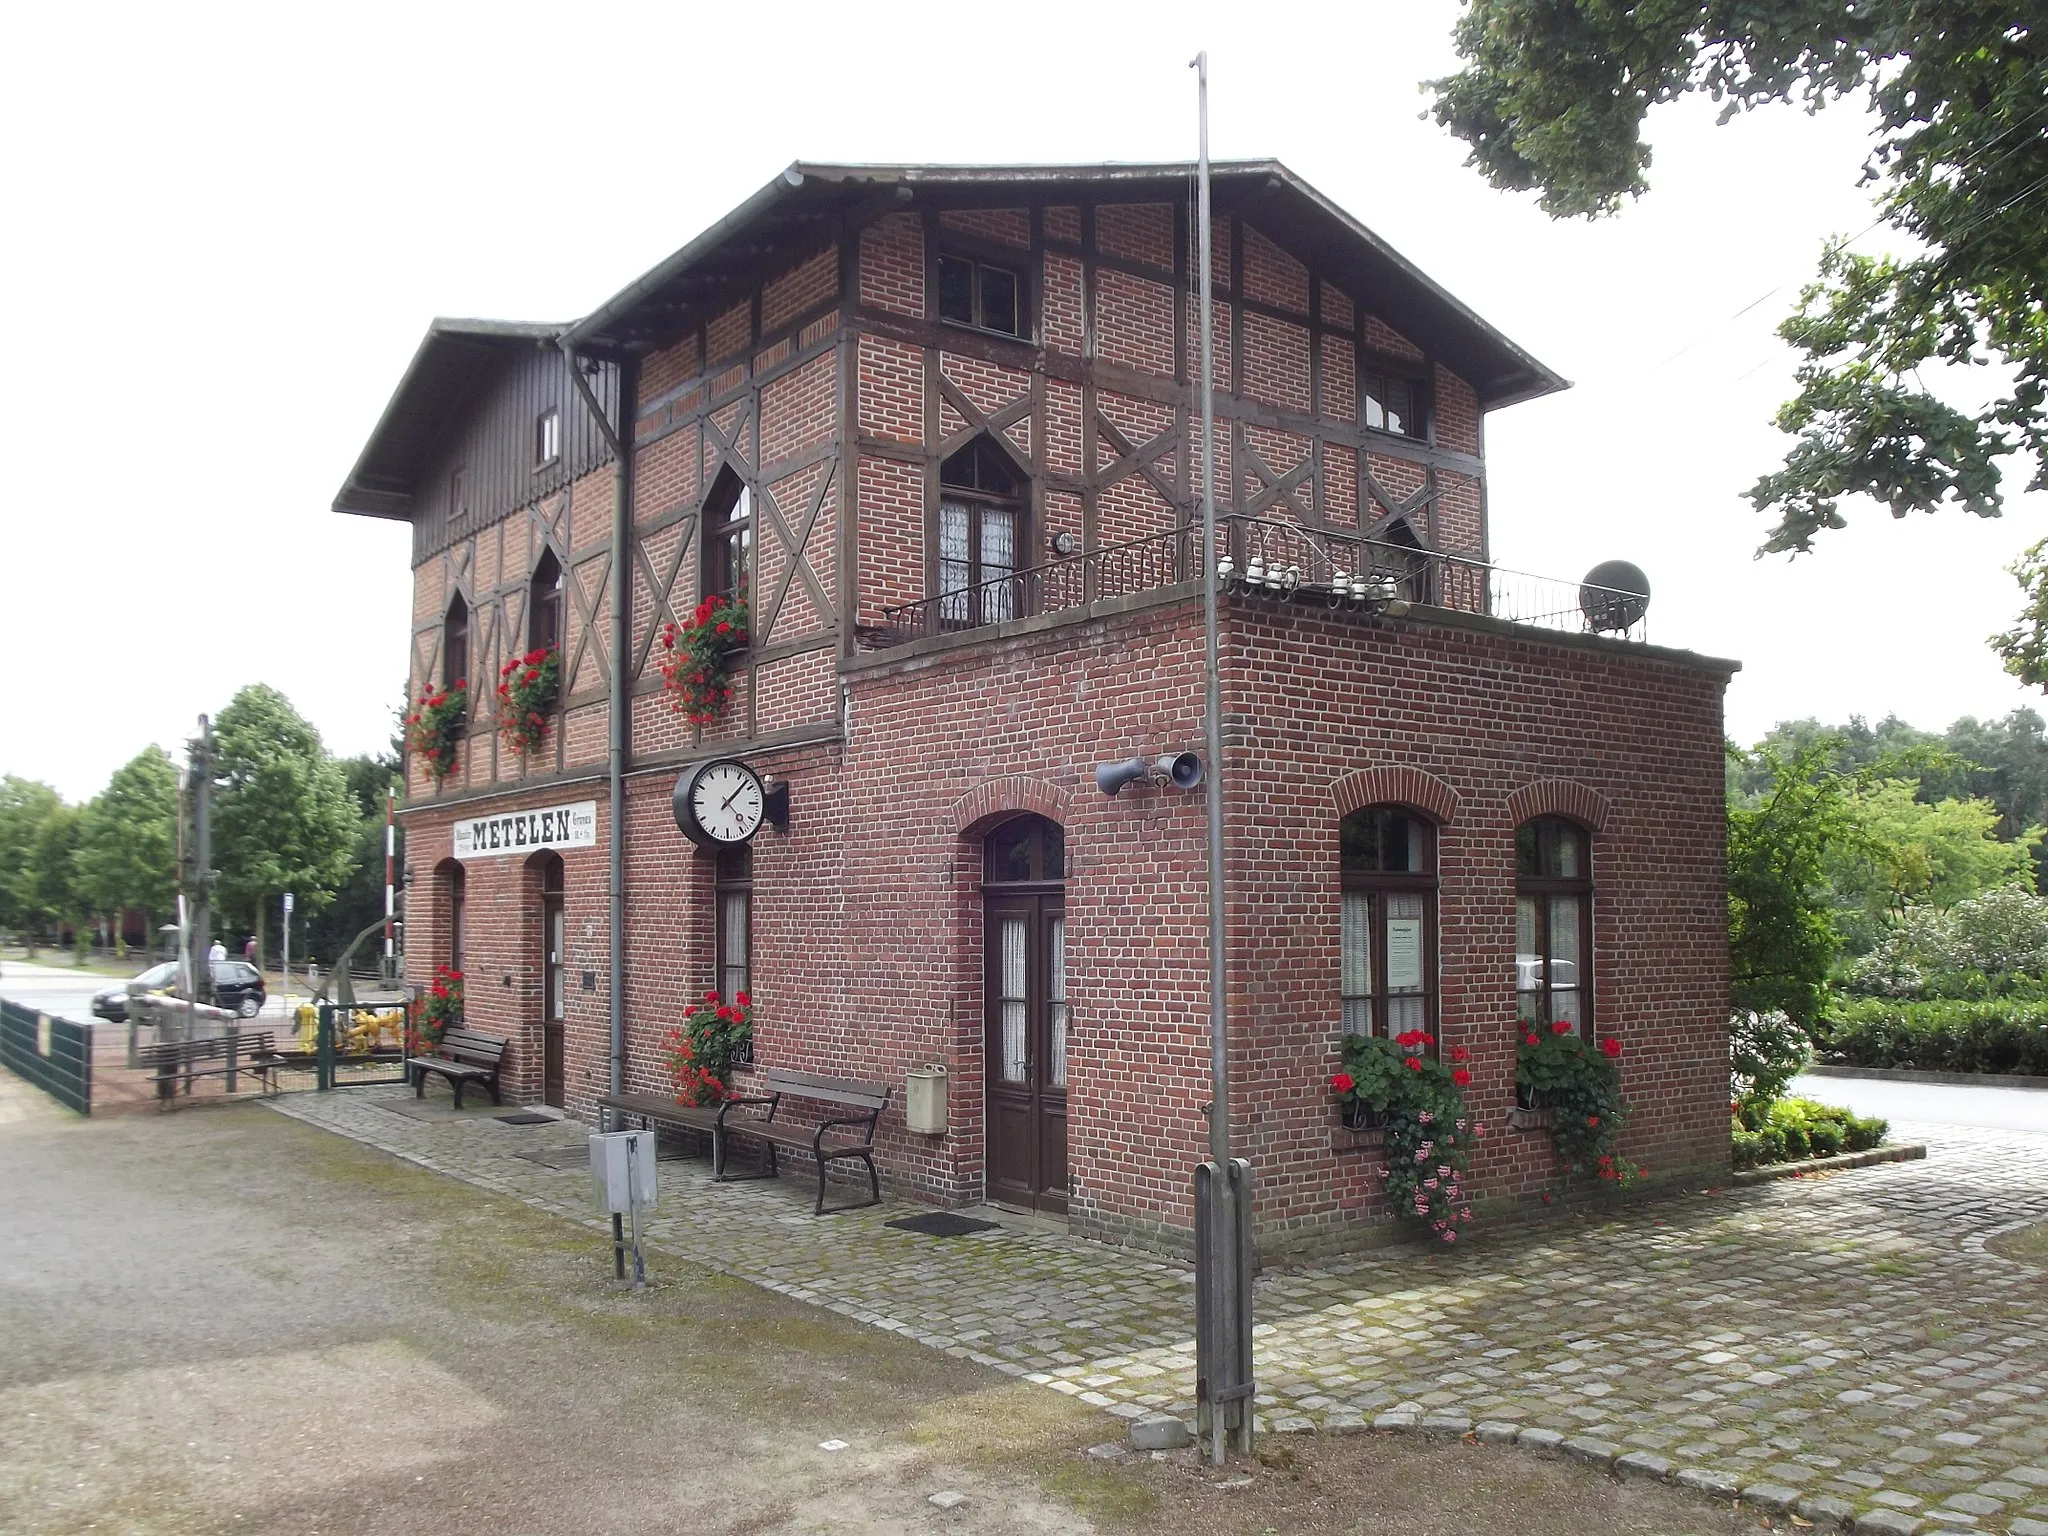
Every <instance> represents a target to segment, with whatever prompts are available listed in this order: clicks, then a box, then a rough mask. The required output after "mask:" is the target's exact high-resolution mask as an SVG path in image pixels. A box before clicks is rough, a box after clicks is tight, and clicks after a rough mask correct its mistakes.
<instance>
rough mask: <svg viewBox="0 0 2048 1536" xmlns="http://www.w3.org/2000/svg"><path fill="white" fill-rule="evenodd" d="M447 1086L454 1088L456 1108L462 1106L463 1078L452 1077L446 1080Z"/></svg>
mask: <svg viewBox="0 0 2048 1536" xmlns="http://www.w3.org/2000/svg"><path fill="white" fill-rule="evenodd" d="M448 1086H449V1087H451V1088H453V1089H454V1090H455V1107H456V1108H457V1109H460V1108H462V1089H463V1086H464V1079H462V1078H459V1077H452V1078H450V1079H449V1080H448Z"/></svg>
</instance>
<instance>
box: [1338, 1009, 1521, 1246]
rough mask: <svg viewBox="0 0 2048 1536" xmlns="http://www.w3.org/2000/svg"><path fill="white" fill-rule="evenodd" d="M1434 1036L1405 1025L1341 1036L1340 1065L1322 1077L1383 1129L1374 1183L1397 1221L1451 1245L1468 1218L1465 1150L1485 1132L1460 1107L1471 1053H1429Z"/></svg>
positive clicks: (1343, 1100)
mask: <svg viewBox="0 0 2048 1536" xmlns="http://www.w3.org/2000/svg"><path fill="white" fill-rule="evenodd" d="M1435 1044H1436V1037H1435V1036H1434V1035H1431V1034H1428V1033H1426V1032H1425V1031H1423V1030H1419V1029H1411V1030H1408V1031H1406V1032H1405V1033H1403V1034H1399V1035H1396V1036H1394V1037H1393V1038H1392V1039H1391V1040H1390V1039H1388V1038H1386V1037H1385V1036H1384V1035H1347V1036H1345V1037H1344V1068H1343V1070H1342V1071H1340V1072H1338V1073H1337V1074H1336V1075H1335V1076H1333V1077H1332V1078H1331V1079H1330V1088H1331V1091H1332V1092H1334V1093H1335V1094H1336V1095H1337V1098H1338V1101H1339V1102H1340V1103H1342V1104H1345V1105H1347V1106H1349V1105H1352V1104H1356V1105H1361V1106H1363V1107H1364V1108H1365V1109H1366V1110H1368V1111H1369V1112H1370V1113H1371V1114H1372V1115H1374V1116H1376V1117H1377V1118H1378V1120H1379V1121H1380V1123H1381V1124H1382V1125H1384V1126H1385V1128H1386V1139H1385V1141H1384V1143H1383V1144H1382V1149H1383V1153H1384V1155H1385V1157H1386V1160H1387V1161H1386V1166H1385V1167H1383V1168H1381V1169H1380V1171H1379V1172H1380V1180H1381V1187H1382V1188H1383V1189H1384V1190H1385V1191H1386V1195H1387V1199H1388V1200H1389V1201H1391V1202H1392V1203H1393V1207H1394V1210H1395V1211H1396V1212H1397V1213H1398V1214H1399V1215H1400V1216H1401V1217H1402V1218H1403V1219H1405V1220H1407V1221H1410V1222H1413V1223H1414V1224H1415V1225H1417V1226H1419V1227H1426V1228H1427V1229H1428V1231H1429V1234H1430V1236H1431V1238H1433V1239H1434V1240H1436V1241H1438V1242H1444V1243H1455V1242H1456V1241H1457V1240H1458V1227H1459V1226H1460V1225H1461V1224H1463V1223H1465V1222H1469V1221H1470V1220H1471V1219H1472V1203H1471V1196H1470V1194H1468V1193H1467V1191H1466V1188H1465V1174H1466V1170H1467V1169H1468V1168H1469V1167H1470V1166H1471V1161H1472V1148H1473V1147H1474V1146H1475V1145H1477V1144H1478V1142H1479V1141H1480V1140H1481V1139H1482V1138H1483V1137H1484V1136H1485V1134H1486V1130H1485V1127H1484V1126H1482V1125H1481V1124H1480V1123H1479V1121H1478V1120H1477V1119H1475V1118H1474V1117H1473V1115H1472V1114H1471V1112H1470V1111H1469V1110H1467V1109H1466V1108H1465V1092H1464V1090H1465V1088H1466V1087H1467V1086H1468V1085H1469V1084H1470V1083H1471V1081H1472V1072H1471V1069H1470V1068H1469V1067H1468V1066H1466V1065H1465V1063H1466V1062H1467V1061H1469V1060H1470V1059H1471V1053H1470V1052H1469V1051H1467V1050H1466V1049H1465V1048H1464V1047H1463V1046H1458V1045H1454V1046H1452V1047H1450V1049H1449V1050H1448V1051H1446V1052H1445V1053H1444V1054H1443V1055H1442V1056H1433V1055H1431V1054H1430V1048H1431V1047H1432V1046H1434V1045H1435Z"/></svg>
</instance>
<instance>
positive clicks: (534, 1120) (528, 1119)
mask: <svg viewBox="0 0 2048 1536" xmlns="http://www.w3.org/2000/svg"><path fill="white" fill-rule="evenodd" d="M498 1123H499V1124H500V1125H553V1124H555V1117H554V1116H553V1115H536V1114H535V1113H533V1111H531V1110H526V1109H522V1110H521V1111H520V1112H519V1113H518V1114H516V1115H500V1116H498Z"/></svg>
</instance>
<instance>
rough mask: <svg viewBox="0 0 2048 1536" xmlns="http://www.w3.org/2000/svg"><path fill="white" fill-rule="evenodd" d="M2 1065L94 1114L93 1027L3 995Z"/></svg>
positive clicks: (0, 1026)
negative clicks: (76, 1022) (22, 1003)
mask: <svg viewBox="0 0 2048 1536" xmlns="http://www.w3.org/2000/svg"><path fill="white" fill-rule="evenodd" d="M0 1067H5V1068H7V1070H8V1071H10V1072H12V1073H14V1074H15V1075H16V1076H17V1077H22V1078H26V1079H27V1080H28V1081H29V1082H31V1083H34V1084H35V1085H36V1086H37V1087H38V1088H40V1089H42V1090H43V1092H45V1093H47V1094H49V1095H50V1097H51V1098H53V1099H55V1100H56V1101H57V1102H58V1103H59V1104H62V1105H64V1106H66V1107H67V1108H70V1109H75V1110H77V1111H78V1112H79V1113H80V1114H81V1115H89V1114H91V1113H92V1026H91V1025H90V1024H74V1023H72V1022H71V1021H70V1020H69V1019H58V1018H52V1017H51V1016H50V1015H49V1014H47V1013H38V1012H37V1011H36V1010H35V1009H33V1008H24V1007H22V1006H21V1005H20V1004H19V1003H10V1002H8V1001H7V1000H6V999H4V998H0Z"/></svg>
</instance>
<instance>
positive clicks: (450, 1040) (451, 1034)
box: [434, 1029, 512, 1067]
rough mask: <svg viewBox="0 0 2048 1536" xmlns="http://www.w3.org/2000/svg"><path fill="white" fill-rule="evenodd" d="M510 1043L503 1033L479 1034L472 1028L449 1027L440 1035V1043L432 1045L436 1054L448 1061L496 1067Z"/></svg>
mask: <svg viewBox="0 0 2048 1536" xmlns="http://www.w3.org/2000/svg"><path fill="white" fill-rule="evenodd" d="M511 1043H512V1041H511V1039H510V1038H509V1037H508V1036H505V1035H485V1034H479V1033H477V1032H476V1031H475V1030H473V1029H451V1030H449V1031H448V1033H447V1034H445V1035H443V1036H442V1037H441V1043H440V1044H439V1045H437V1046H435V1047H434V1051H435V1054H436V1055H440V1056H446V1057H447V1058H448V1059H449V1060H450V1061H460V1062H466V1063H467V1064H469V1065H470V1066H476V1067H496V1066H497V1065H498V1064H499V1063H500V1062H501V1061H503V1060H504V1057H505V1048H506V1047H507V1046H509V1045H510V1044H511Z"/></svg>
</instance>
